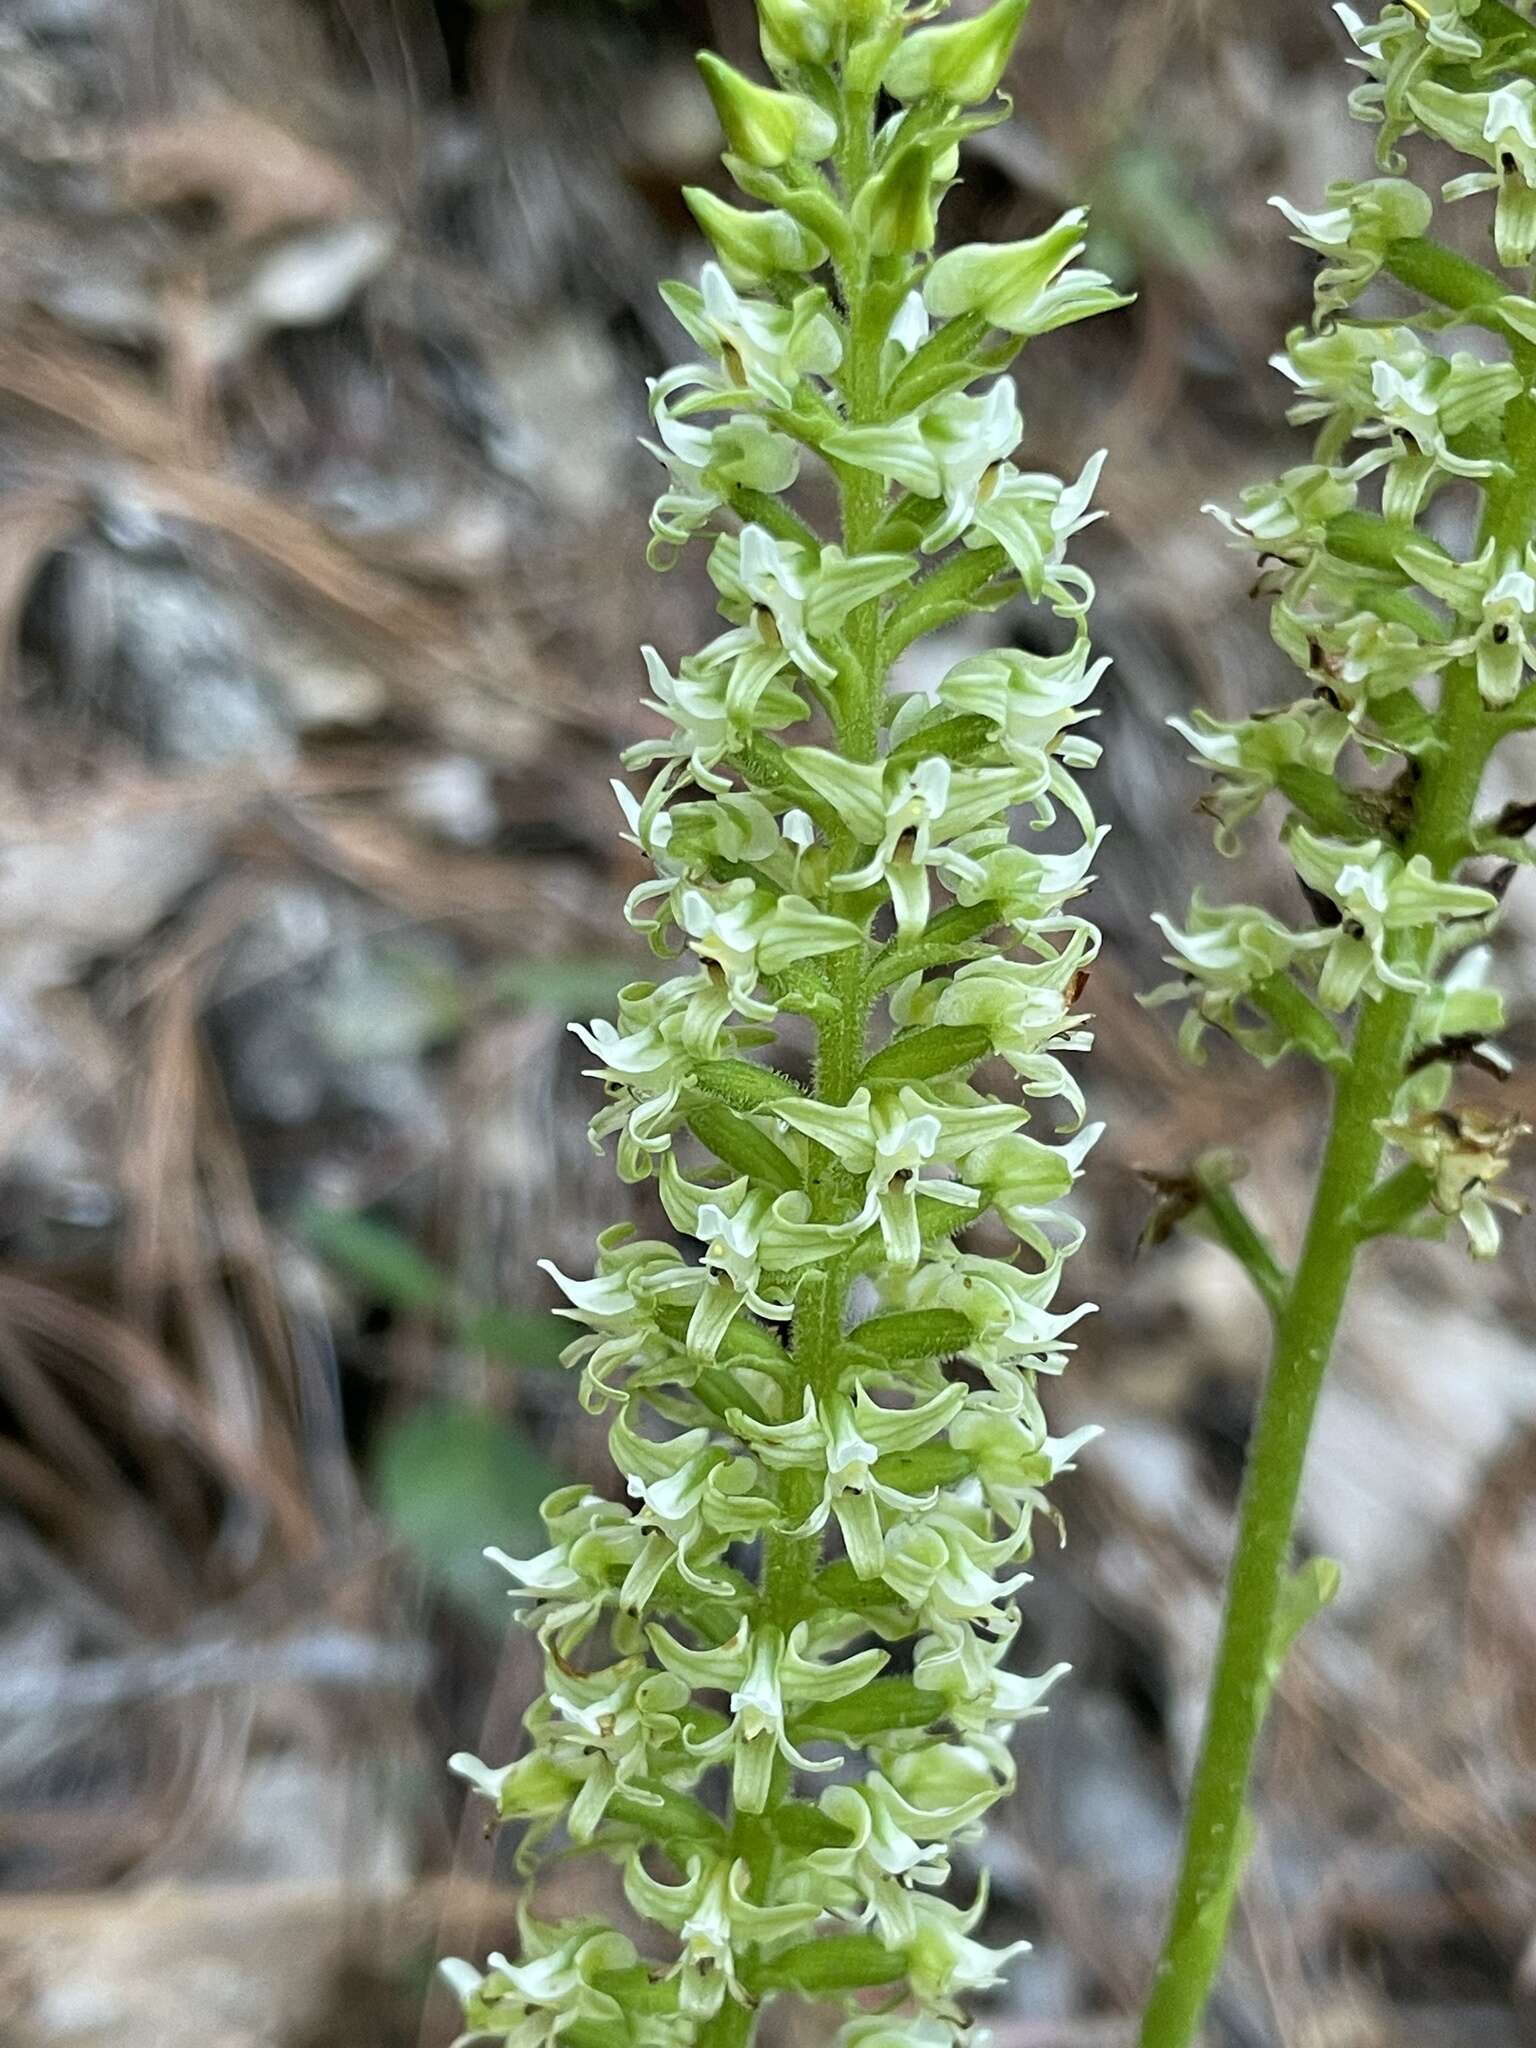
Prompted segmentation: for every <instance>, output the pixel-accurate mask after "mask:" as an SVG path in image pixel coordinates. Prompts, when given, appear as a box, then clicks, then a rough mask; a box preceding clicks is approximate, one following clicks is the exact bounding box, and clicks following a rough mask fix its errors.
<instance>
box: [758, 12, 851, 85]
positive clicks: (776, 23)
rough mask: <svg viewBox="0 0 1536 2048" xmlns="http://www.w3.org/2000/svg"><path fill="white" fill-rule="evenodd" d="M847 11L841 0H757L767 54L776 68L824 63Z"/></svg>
mask: <svg viewBox="0 0 1536 2048" xmlns="http://www.w3.org/2000/svg"><path fill="white" fill-rule="evenodd" d="M845 12H846V10H845V8H844V7H843V6H842V4H841V0H757V18H758V23H759V26H760V29H761V34H762V44H763V55H764V57H766V58H767V60H768V62H769V63H770V64H771V65H772V66H773V68H774V69H775V70H776V71H777V70H779V69H780V68H781V67H783V68H785V69H789V68H792V67H793V66H795V65H797V64H825V63H826V61H827V58H828V57H829V56H830V55H831V53H832V38H833V34H834V31H835V30H836V28H837V27H838V25H839V17H840V16H842V15H843V14H844V13H845Z"/></svg>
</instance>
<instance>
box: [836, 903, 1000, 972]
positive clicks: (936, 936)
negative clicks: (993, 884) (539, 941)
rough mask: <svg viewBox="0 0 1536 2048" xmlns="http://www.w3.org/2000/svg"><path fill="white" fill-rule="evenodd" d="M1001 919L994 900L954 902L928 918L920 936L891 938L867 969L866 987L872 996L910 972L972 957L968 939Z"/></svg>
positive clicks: (943, 965)
mask: <svg viewBox="0 0 1536 2048" xmlns="http://www.w3.org/2000/svg"><path fill="white" fill-rule="evenodd" d="M1001 921H1002V913H1001V911H999V909H998V907H997V905H996V904H995V903H970V904H964V903H956V904H953V905H952V906H951V907H950V908H949V909H948V910H941V911H940V912H939V914H938V916H937V917H935V918H933V919H931V920H930V922H929V925H928V928H927V930H926V931H925V932H924V933H923V936H922V937H921V938H920V939H917V940H914V941H912V942H910V943H906V944H904V943H903V942H902V941H901V940H900V939H893V940H892V941H891V943H890V944H889V945H888V946H887V947H886V948H885V950H884V952H882V953H881V954H880V955H879V956H878V957H877V959H876V960H875V962H874V965H873V966H872V967H871V968H870V970H869V979H868V982H867V983H866V986H867V988H868V990H869V993H870V994H871V995H878V994H879V992H880V990H881V989H884V988H889V987H890V986H891V984H892V983H893V982H897V981H902V980H905V978H906V976H907V975H909V974H917V973H920V972H921V971H922V970H923V969H925V968H929V967H947V966H949V965H950V963H951V962H952V961H955V960H969V959H970V958H971V957H972V953H971V949H970V941H971V940H973V939H979V938H980V937H981V936H982V934H983V933H984V932H989V931H991V929H992V927H993V926H994V925H995V924H999V923H1001Z"/></svg>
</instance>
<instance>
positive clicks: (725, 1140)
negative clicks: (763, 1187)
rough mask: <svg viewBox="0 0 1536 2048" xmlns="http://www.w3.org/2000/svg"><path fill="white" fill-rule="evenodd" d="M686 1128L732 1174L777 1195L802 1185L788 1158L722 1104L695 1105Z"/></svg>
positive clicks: (747, 1122)
mask: <svg viewBox="0 0 1536 2048" xmlns="http://www.w3.org/2000/svg"><path fill="white" fill-rule="evenodd" d="M688 1126H689V1129H690V1130H691V1131H692V1132H693V1135H694V1136H695V1137H696V1138H697V1139H698V1140H699V1142H700V1143H701V1144H704V1145H707V1146H708V1147H709V1149H710V1151H711V1152H713V1153H714V1155H715V1157H716V1158H717V1159H718V1160H720V1161H721V1162H722V1163H723V1164H724V1165H726V1166H728V1167H729V1168H730V1170H731V1172H732V1173H733V1174H741V1173H744V1174H746V1176H747V1177H748V1179H749V1180H755V1181H763V1182H765V1183H766V1184H767V1186H769V1187H771V1188H776V1189H777V1190H778V1192H779V1193H780V1194H781V1195H783V1194H788V1193H789V1192H790V1191H791V1190H792V1189H794V1188H798V1187H800V1186H801V1185H802V1180H801V1174H800V1170H799V1168H798V1167H797V1166H796V1165H795V1162H794V1161H793V1160H792V1159H791V1158H790V1157H789V1155H788V1154H787V1153H786V1152H784V1151H782V1150H781V1149H780V1148H779V1146H777V1145H775V1143H774V1142H773V1140H772V1138H770V1137H769V1136H767V1134H766V1133H765V1132H763V1131H760V1130H759V1129H758V1128H757V1126H756V1124H754V1123H750V1122H749V1121H748V1120H747V1118H746V1117H744V1116H741V1115H738V1113H737V1112H736V1111H735V1110H734V1109H728V1108H727V1107H726V1105H725V1104H724V1103H723V1102H719V1101H714V1102H696V1103H695V1104H694V1106H693V1107H692V1109H690V1110H689V1112H688Z"/></svg>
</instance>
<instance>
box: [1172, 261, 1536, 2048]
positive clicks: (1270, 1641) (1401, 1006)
mask: <svg viewBox="0 0 1536 2048" xmlns="http://www.w3.org/2000/svg"><path fill="white" fill-rule="evenodd" d="M1420 281H1421V282H1422V279H1421V280H1420ZM1445 281H1446V280H1444V279H1442V282H1445ZM1514 356H1515V361H1516V363H1517V365H1518V367H1519V368H1520V370H1521V372H1522V375H1523V376H1524V377H1525V378H1526V380H1527V385H1528V386H1529V384H1530V382H1531V381H1532V379H1533V378H1536V349H1532V348H1531V347H1530V345H1529V344H1524V343H1516V344H1515V346H1514ZM1505 435H1506V448H1507V453H1508V457H1509V473H1508V474H1507V475H1505V476H1501V477H1497V478H1494V479H1491V480H1490V482H1489V484H1488V487H1487V498H1486V503H1485V507H1484V516H1483V536H1482V537H1483V539H1484V540H1487V539H1492V540H1494V541H1495V542H1497V543H1498V545H1499V546H1500V547H1501V548H1503V547H1511V548H1515V549H1519V550H1523V549H1524V548H1525V546H1526V544H1527V543H1528V542H1529V541H1530V539H1531V537H1532V533H1533V531H1536V400H1533V399H1532V398H1531V397H1530V396H1529V395H1528V392H1527V394H1525V395H1522V396H1521V397H1519V398H1516V399H1515V400H1513V401H1512V402H1511V404H1510V406H1509V408H1508V411H1507V413H1506V416H1505ZM1498 737H1499V729H1498V721H1497V719H1496V718H1494V717H1491V716H1490V715H1489V714H1488V713H1487V712H1486V711H1485V710H1484V708H1483V704H1482V701H1481V699H1480V697H1479V695H1478V690H1477V678H1476V675H1475V674H1474V673H1473V671H1472V670H1471V669H1470V668H1469V667H1468V666H1466V665H1462V666H1460V667H1458V668H1455V669H1453V670H1451V671H1450V672H1449V673H1448V675H1447V677H1446V681H1445V686H1444V694H1443V698H1442V702H1441V707H1440V711H1439V714H1438V717H1437V719H1436V745H1435V747H1434V748H1433V749H1432V750H1431V751H1430V752H1428V754H1427V755H1426V759H1425V772H1424V781H1423V784H1422V786H1421V790H1420V797H1419V807H1418V816H1417V820H1416V823H1415V826H1414V829H1413V832H1412V834H1411V835H1410V838H1409V841H1408V845H1407V847H1406V849H1405V851H1406V852H1407V853H1408V854H1409V855H1413V854H1422V855H1424V857H1425V858H1426V859H1427V860H1428V861H1429V863H1430V865H1431V866H1432V867H1433V868H1434V870H1435V872H1436V874H1437V875H1441V876H1445V875H1448V874H1449V873H1450V872H1451V871H1452V870H1453V869H1454V868H1455V866H1456V865H1457V863H1458V861H1459V860H1460V859H1461V858H1462V856H1463V853H1464V850H1465V847H1466V843H1467V832H1468V828H1469V826H1470V823H1471V820H1472V813H1473V807H1474V804H1475V803H1476V799H1477V793H1478V789H1479V786H1480V784H1481V782H1482V776H1483V770H1484V768H1485V766H1486V764H1487V760H1488V755H1489V753H1490V751H1491V749H1492V747H1493V745H1494V744H1495V743H1496V741H1497V739H1498ZM1408 936H1409V946H1408V948H1407V952H1408V957H1409V958H1410V959H1413V960H1414V961H1415V964H1417V965H1418V966H1420V967H1422V966H1423V965H1424V964H1425V960H1426V959H1427V956H1428V950H1429V948H1430V947H1431V946H1432V944H1433V943H1434V936H1435V935H1434V933H1433V932H1429V933H1426V934H1423V935H1420V936H1417V937H1414V936H1413V935H1408ZM1413 1011H1414V998H1413V997H1412V996H1411V995H1410V994H1407V993H1402V992H1399V991H1396V990H1389V991H1388V992H1387V993H1386V994H1385V995H1384V996H1383V997H1382V998H1381V999H1380V1000H1379V1001H1377V1002H1374V1003H1367V1005H1366V1006H1365V1010H1364V1013H1363V1015H1362V1017H1361V1020H1360V1024H1359V1027H1358V1030H1357V1032H1356V1035H1355V1041H1354V1045H1353V1047H1352V1049H1351V1053H1350V1058H1349V1061H1348V1064H1347V1066H1346V1067H1345V1068H1344V1069H1343V1070H1342V1071H1341V1072H1340V1073H1339V1075H1338V1079H1337V1081H1336V1084H1335V1093H1334V1102H1333V1117H1332V1124H1331V1128H1330V1131H1329V1135H1328V1141H1327V1148H1326V1150H1325V1153H1324V1156H1323V1164H1322V1171H1321V1174H1320V1177H1319V1180H1318V1185H1317V1193H1316V1197H1315V1199H1314V1202H1313V1206H1312V1213H1311V1217H1310V1220H1309V1222H1308V1226H1307V1233H1306V1238H1305V1241H1304V1244H1303V1248H1302V1254H1301V1258H1300V1260H1299V1262H1298V1264H1297V1266H1296V1270H1295V1274H1294V1277H1293V1279H1292V1281H1291V1283H1290V1286H1289V1288H1288V1289H1287V1290H1286V1291H1285V1293H1284V1295H1283V1298H1282V1299H1281V1300H1280V1302H1279V1304H1278V1313H1277V1317H1276V1326H1275V1341H1274V1349H1273V1353H1272V1356H1271V1360H1270V1367H1269V1375H1268V1379H1267V1382H1266V1386H1265V1390H1264V1397H1263V1400H1262V1402H1261V1404H1260V1408H1259V1416H1258V1422H1257V1426H1256V1428H1255V1431H1254V1436H1253V1442H1252V1445H1251V1446H1250V1449H1249V1454H1248V1464H1247V1472H1246V1477H1245V1480H1244V1485H1243V1496H1242V1504H1241V1508H1240V1511H1239V1517H1238V1529H1237V1540H1236V1545H1235V1548H1234V1552H1233V1557H1232V1563H1231V1567H1230V1571H1229V1575H1228V1580H1227V1594H1226V1606H1225V1612H1224V1616H1223V1620H1222V1626H1221V1636H1220V1641H1219V1644H1218V1648H1217V1653H1216V1669H1215V1675H1214V1678H1213V1680H1212V1686H1211V1693H1210V1699H1209V1703H1208V1706H1207V1715H1206V1726H1205V1733H1204V1738H1203V1741H1202V1744H1201V1750H1200V1756H1199V1760H1198V1762H1197V1764H1196V1766H1195V1775H1194V1780H1193V1784H1192V1786H1191V1791H1190V1801H1189V1812H1188V1817H1187V1819H1186V1823H1185V1832H1184V1850H1183V1857H1182V1862H1181V1866H1180V1871H1179V1881H1178V1889H1177V1892H1176V1894H1175V1899H1174V1906H1173V1912H1172V1917H1171V1920H1170V1923H1169V1928H1168V1933H1167V1936H1166V1938H1165V1941H1164V1945H1163V1950H1162V1954H1161V1957H1160V1959H1159V1962H1158V1966H1157V1970H1156V1974H1155V1976H1154V1978H1153V1983H1152V1990H1151V1994H1150V1997H1149V1999H1148V2003H1147V2006H1146V2010H1145V2013H1144V2014H1143V2018H1142V2024H1141V2032H1140V2035H1139V2042H1140V2048H1189V2044H1190V2043H1191V2042H1193V2041H1194V2039H1195V2038H1196V2034H1197V2031H1198V2029H1199V2026H1200V2021H1201V2016H1202V2015H1203V2013H1204V2011H1205V2007H1206V2003H1207V2000H1208V1999H1209V1997H1210V1993H1211V1988H1212V1986H1213V1984H1214V1983H1215V1979H1216V1974H1217V1971H1218V1969H1219V1968H1220V1965H1221V1958H1222V1952H1223V1950H1224V1948H1225V1945H1226V1937H1227V1928H1228V1924H1229V1922H1230V1920H1231V1915H1232V1908H1233V1906H1234V1904H1235V1903H1236V1897H1237V1890H1238V1884H1239V1881H1240V1879H1241V1876H1242V1866H1243V1861H1244V1856H1245V1852H1246V1846H1247V1839H1248V1836H1249V1833H1250V1828H1249V1822H1248V1815H1247V1799H1248V1786H1249V1781H1250V1779H1251V1777H1252V1773H1253V1762H1254V1752H1255V1750H1256V1748H1257V1745H1258V1740H1259V1736H1260V1733H1261V1731H1262V1729H1263V1725H1264V1720H1265V1716H1266V1714H1267V1711H1268V1707H1269V1700H1270V1694H1271V1690H1272V1687H1273V1674H1274V1665H1275V1661H1276V1656H1277V1652H1278V1651H1279V1650H1281V1649H1282V1648H1283V1644H1284V1641H1285V1640H1286V1635H1285V1630H1284V1628H1283V1627H1282V1626H1281V1623H1282V1619H1283V1617H1282V1601H1283V1598H1284V1594H1285V1590H1286V1586H1287V1583H1288V1581H1289V1578H1290V1554H1291V1536H1292V1529H1293V1525H1294V1522H1295V1514H1296V1500H1297V1495H1298V1492H1299V1490H1300V1487H1301V1478H1302V1471H1303V1467H1304V1464H1305V1460H1306V1453H1307V1443H1308V1440H1309V1438H1310V1436H1311V1432H1312V1421H1313V1416H1314V1415H1315V1413H1316V1410H1317V1402H1318V1396H1319V1394H1320V1393H1321V1391H1322V1387H1323V1380H1324V1377H1325V1375H1326V1373H1327V1370H1328V1363H1329V1359H1330V1358H1331V1356H1332V1353H1333V1347H1334V1340H1335V1337H1336V1334H1337V1331H1338V1326H1339V1317H1340V1314H1341V1313H1342V1310H1343V1307H1344V1302H1345V1298H1346V1296H1347V1294H1348V1291H1349V1285H1350V1280H1351V1277H1352V1275H1353V1273H1354V1267H1355V1259H1356V1256H1357V1254H1358V1252H1359V1250H1360V1247H1361V1245H1362V1244H1363V1243H1364V1242H1366V1241H1367V1239H1368V1237H1369V1235H1370V1234H1371V1231H1370V1227H1369V1217H1368V1216H1367V1218H1366V1219H1365V1220H1364V1221H1362V1216H1361V1208H1362V1204H1363V1203H1364V1202H1365V1200H1366V1198H1367V1196H1368V1195H1369V1193H1370V1191H1371V1190H1372V1189H1373V1188H1374V1186H1375V1185H1376V1182H1377V1178H1378V1175H1379V1173H1380V1170H1381V1160H1382V1153H1383V1150H1384V1146H1385V1141H1384V1139H1383V1138H1382V1137H1381V1135H1380V1133H1379V1132H1378V1131H1377V1129H1376V1125H1377V1123H1378V1121H1379V1120H1380V1119H1382V1118H1384V1117H1387V1116H1389V1115H1390V1114H1391V1111H1392V1107H1393V1103H1394V1101H1395V1098H1396V1096H1397V1092H1398V1089H1399V1087H1400V1086H1401V1084H1402V1080H1403V1074H1404V1069H1405V1067H1406V1064H1407V1061H1408V1057H1409V1054H1410V1051H1411V1045H1412V1040H1411V1032H1412V1028H1413ZM1250 1270H1251V1269H1250Z"/></svg>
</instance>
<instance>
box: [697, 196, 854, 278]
mask: <svg viewBox="0 0 1536 2048" xmlns="http://www.w3.org/2000/svg"><path fill="white" fill-rule="evenodd" d="M683 198H684V200H685V202H686V203H687V206H688V210H689V212H690V213H692V215H693V217H694V219H695V220H696V221H697V222H698V224H699V226H700V227H701V228H702V229H703V230H704V232H705V234H706V235H708V237H709V239H710V240H711V241H712V242H713V243H714V245H715V251H716V254H717V255H718V256H719V258H720V265H721V268H722V269H723V270H724V272H725V274H726V276H727V277H728V278H729V279H730V281H731V283H732V284H734V285H737V286H740V287H742V288H743V289H746V288H748V287H750V286H752V285H758V284H766V283H767V282H768V280H769V279H770V278H773V277H777V276H780V275H782V274H783V273H784V272H785V271H789V272H791V273H793V274H794V275H796V276H799V275H802V274H803V273H806V272H809V271H813V270H819V269H820V268H821V266H822V264H823V263H825V262H826V260H827V250H826V244H825V243H824V242H820V241H818V240H817V238H816V237H815V236H814V235H813V234H812V233H811V232H810V230H809V229H808V228H803V227H801V225H800V223H799V222H798V221H794V220H791V219H790V217H789V215H788V214H787V213H780V212H779V211H778V210H777V209H771V210H769V211H766V212H761V213H750V212H748V211H747V209H746V208H745V207H742V206H731V205H728V204H727V202H726V201H725V200H723V199H717V198H716V197H715V195H714V193H713V192H706V191H705V190H704V188H703V187H702V186H701V185H685V186H684V188H683Z"/></svg>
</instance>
